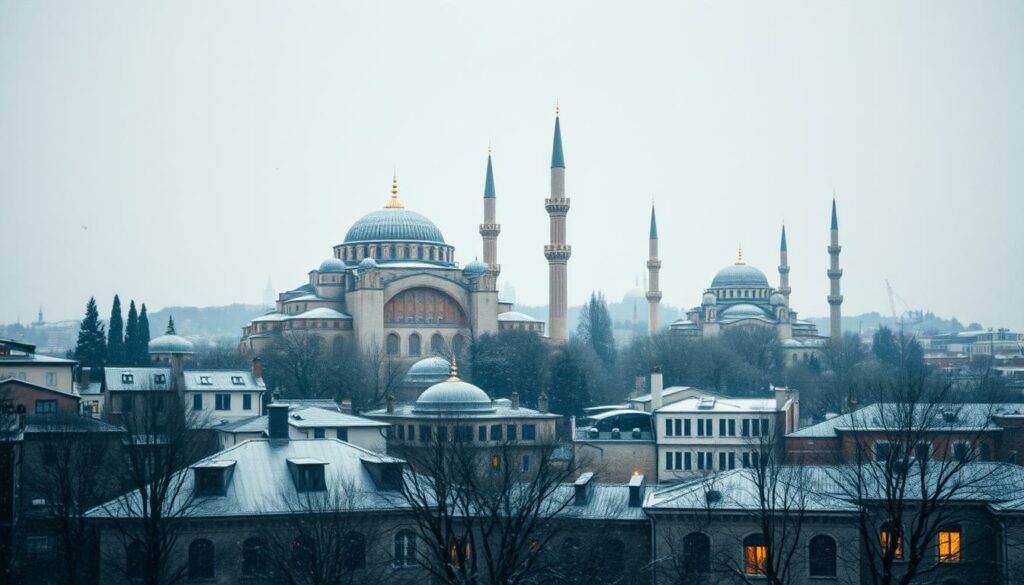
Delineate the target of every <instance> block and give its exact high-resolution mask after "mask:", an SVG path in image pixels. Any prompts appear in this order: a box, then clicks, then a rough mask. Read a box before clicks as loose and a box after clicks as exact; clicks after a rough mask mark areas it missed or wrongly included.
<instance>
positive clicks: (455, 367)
mask: <svg viewBox="0 0 1024 585" xmlns="http://www.w3.org/2000/svg"><path fill="white" fill-rule="evenodd" d="M448 381H449V382H458V381H459V364H458V363H456V360H455V354H452V369H451V375H450V376H448Z"/></svg>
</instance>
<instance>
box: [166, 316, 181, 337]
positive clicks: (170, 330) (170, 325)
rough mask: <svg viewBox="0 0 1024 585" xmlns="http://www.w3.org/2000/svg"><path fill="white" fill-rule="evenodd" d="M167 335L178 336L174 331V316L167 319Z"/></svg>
mask: <svg viewBox="0 0 1024 585" xmlns="http://www.w3.org/2000/svg"><path fill="white" fill-rule="evenodd" d="M164 334H166V335H177V334H178V332H177V331H175V330H174V315H169V316H168V317H167V331H164Z"/></svg>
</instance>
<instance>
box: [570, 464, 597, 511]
mask: <svg viewBox="0 0 1024 585" xmlns="http://www.w3.org/2000/svg"><path fill="white" fill-rule="evenodd" d="M593 479H594V472H593V471H588V472H586V473H581V474H580V476H579V477H577V478H576V482H575V483H574V484H573V498H572V503H573V505H576V506H586V505H587V501H588V500H589V499H590V486H591V484H592V483H593Z"/></svg>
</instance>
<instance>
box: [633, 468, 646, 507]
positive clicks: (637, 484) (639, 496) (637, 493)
mask: <svg viewBox="0 0 1024 585" xmlns="http://www.w3.org/2000/svg"><path fill="white" fill-rule="evenodd" d="M643 503H644V476H643V475H640V474H637V475H634V476H633V477H631V478H629V507H630V508H639V507H640V506H642V505H643Z"/></svg>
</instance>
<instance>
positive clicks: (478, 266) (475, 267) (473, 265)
mask: <svg viewBox="0 0 1024 585" xmlns="http://www.w3.org/2000/svg"><path fill="white" fill-rule="evenodd" d="M486 272H487V265H486V264H484V263H483V262H480V261H479V260H473V261H472V262H470V263H469V264H466V266H465V267H464V268H463V269H462V273H463V274H465V275H466V276H480V275H481V274H485V273H486Z"/></svg>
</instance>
